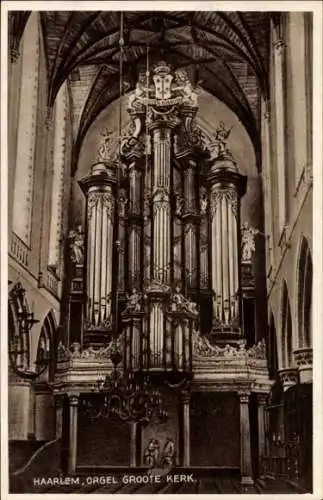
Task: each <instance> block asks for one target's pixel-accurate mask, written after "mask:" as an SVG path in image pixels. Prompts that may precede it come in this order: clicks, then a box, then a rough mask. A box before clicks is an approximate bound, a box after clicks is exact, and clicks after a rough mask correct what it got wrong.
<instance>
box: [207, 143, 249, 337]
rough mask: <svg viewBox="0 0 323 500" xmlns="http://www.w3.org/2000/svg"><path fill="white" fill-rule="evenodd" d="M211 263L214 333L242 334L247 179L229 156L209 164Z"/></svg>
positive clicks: (217, 158) (219, 157) (226, 155)
mask: <svg viewBox="0 0 323 500" xmlns="http://www.w3.org/2000/svg"><path fill="white" fill-rule="evenodd" d="M208 180H209V182H210V184H211V188H210V190H211V193H210V218H211V257H212V258H211V262H212V269H211V275H212V291H213V329H212V331H213V333H214V334H215V336H216V335H217V333H218V336H220V333H221V332H222V333H223V331H225V332H227V334H228V335H230V332H236V333H240V332H241V318H240V307H241V306H240V300H241V297H240V198H241V197H242V196H243V195H244V193H245V191H246V182H247V178H246V176H243V175H241V174H240V173H239V171H238V169H237V166H236V163H235V162H234V160H233V159H232V157H231V156H230V154H229V152H227V153H226V154H225V155H222V156H218V157H216V158H215V159H213V160H212V163H211V167H210V173H209V176H208Z"/></svg>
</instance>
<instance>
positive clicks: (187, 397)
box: [181, 390, 191, 404]
mask: <svg viewBox="0 0 323 500" xmlns="http://www.w3.org/2000/svg"><path fill="white" fill-rule="evenodd" d="M181 399H182V402H183V403H184V404H188V403H189V402H190V400H191V392H190V391H189V390H183V391H182V393H181Z"/></svg>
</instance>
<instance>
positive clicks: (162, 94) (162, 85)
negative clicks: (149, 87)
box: [153, 62, 173, 99]
mask: <svg viewBox="0 0 323 500" xmlns="http://www.w3.org/2000/svg"><path fill="white" fill-rule="evenodd" d="M153 80H154V84H155V92H156V94H155V97H156V99H170V98H171V85H172V80H173V75H172V74H171V68H170V67H169V66H168V65H167V64H166V63H164V62H161V63H159V64H158V66H156V67H155V69H154V76H153Z"/></svg>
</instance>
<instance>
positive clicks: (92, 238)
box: [80, 62, 246, 373]
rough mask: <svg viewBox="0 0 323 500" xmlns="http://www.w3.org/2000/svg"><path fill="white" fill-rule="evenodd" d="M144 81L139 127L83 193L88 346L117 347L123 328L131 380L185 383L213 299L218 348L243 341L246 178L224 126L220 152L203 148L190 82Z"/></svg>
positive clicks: (170, 76)
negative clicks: (181, 379) (101, 340)
mask: <svg viewBox="0 0 323 500" xmlns="http://www.w3.org/2000/svg"><path fill="white" fill-rule="evenodd" d="M145 81H147V79H145V78H139V81H138V84H137V87H136V90H135V91H134V92H133V93H132V94H131V96H130V98H129V109H128V111H129V115H130V117H131V120H132V127H131V128H130V133H128V134H127V135H126V136H124V137H123V138H122V139H121V146H120V152H119V156H118V158H117V160H113V161H111V160H110V159H107V160H106V161H104V160H102V161H101V162H100V163H98V164H96V165H94V166H93V167H92V171H91V173H90V174H89V175H88V176H87V177H86V178H84V179H82V180H81V181H80V185H81V187H82V189H83V192H84V193H85V196H86V200H87V230H86V261H85V262H86V269H85V270H84V272H85V275H86V280H85V283H86V290H85V295H86V307H85V309H84V314H85V321H84V325H85V327H84V328H85V332H84V337H86V336H89V335H90V334H91V332H96V333H98V332H103V334H106V335H108V336H109V335H110V336H111V335H112V332H113V325H114V324H115V323H118V322H119V323H120V324H119V328H118V332H115V333H117V334H118V333H120V331H121V330H122V332H123V333H122V335H123V341H124V342H123V344H124V365H125V369H126V370H129V371H133V370H135V371H136V370H140V371H149V372H152V373H153V372H156V373H157V372H159V373H160V372H164V371H171V372H174V371H176V372H184V373H187V372H190V371H191V369H192V366H191V364H192V332H193V330H194V329H195V328H198V327H199V312H201V311H199V307H200V305H201V304H202V302H203V299H202V297H203V296H205V294H206V295H208V296H209V297H212V301H211V300H210V307H212V318H213V319H212V324H210V325H209V332H210V333H211V336H212V338H213V341H214V342H217V341H219V342H222V341H223V340H224V339H225V341H226V342H235V341H236V340H239V339H241V336H242V335H243V333H242V331H241V315H240V271H239V268H240V230H239V228H240V220H239V219H240V216H239V212H240V199H241V197H242V196H243V194H244V192H245V189H246V178H245V177H244V176H242V175H241V174H240V173H239V170H238V168H237V166H236V164H235V161H234V159H233V158H232V156H231V154H230V152H229V151H228V150H227V149H226V146H225V139H226V138H227V136H228V135H229V132H228V131H227V130H225V128H224V127H223V125H222V126H221V127H220V128H218V129H217V132H216V136H215V139H214V141H213V143H209V144H207V143H206V142H205V140H204V139H203V136H202V133H201V131H200V130H199V128H198V127H197V125H196V123H195V116H196V113H197V112H198V105H197V93H196V91H195V89H194V88H193V86H192V84H191V82H190V80H189V78H188V77H187V75H186V74H185V72H184V71H182V70H177V71H175V72H173V71H172V69H171V68H170V67H169V66H168V65H167V64H166V63H163V62H162V63H159V64H157V66H156V67H155V68H154V70H153V74H152V78H151V80H150V79H148V81H147V83H146V87H145V84H144V83H143V82H145ZM110 153H111V152H109V151H107V155H108V156H109V154H110ZM121 167H122V168H121ZM116 243H117V247H118V248H117V251H116V249H115V245H116ZM211 302H212V303H211ZM203 307H204V306H203ZM118 311H119V312H120V314H119V313H118ZM114 314H115V315H117V317H116V318H113V315H114ZM92 338H93V339H94V336H93V337H92ZM96 338H97V336H96Z"/></svg>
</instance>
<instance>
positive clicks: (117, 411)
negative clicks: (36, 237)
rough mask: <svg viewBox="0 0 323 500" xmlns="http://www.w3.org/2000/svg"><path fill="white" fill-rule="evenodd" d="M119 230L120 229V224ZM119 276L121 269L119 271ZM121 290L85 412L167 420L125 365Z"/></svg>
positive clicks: (153, 393) (145, 380)
mask: <svg viewBox="0 0 323 500" xmlns="http://www.w3.org/2000/svg"><path fill="white" fill-rule="evenodd" d="M123 28H124V26H123V13H122V12H121V14H120V39H119V47H120V59H119V73H120V81H119V126H118V132H119V157H118V159H117V161H116V169H117V192H119V189H120V180H121V178H120V175H121V168H120V167H121V165H120V159H121V146H122V142H121V141H122V97H123V92H124V82H123V56H124V37H123ZM148 72H149V68H148V46H147V73H146V75H147V78H148V74H149V73H148ZM116 226H117V232H118V224H117V225H116ZM119 250H120V241H119V239H118V234H117V235H116V240H115V253H116V257H117V258H116V262H117V263H118V264H117V266H119ZM116 275H118V271H116ZM118 308H119V292H118V285H117V286H116V292H115V315H114V316H115V320H114V337H113V347H112V351H111V361H112V364H113V369H112V371H111V373H109V374H108V375H107V376H106V377H105V378H101V377H99V379H98V381H97V387H98V392H99V396H98V397H94V398H93V399H92V400H91V399H86V400H84V401H83V404H82V408H83V411H84V412H85V413H86V414H87V415H88V417H89V418H90V419H92V420H96V419H98V418H108V417H110V416H111V415H116V416H118V417H119V418H120V419H121V420H123V421H125V422H129V423H130V422H137V423H141V424H144V425H145V424H148V423H149V422H152V421H154V422H163V421H165V419H166V418H167V411H166V410H165V408H164V402H163V399H162V397H161V394H160V391H159V390H158V389H157V388H156V387H154V386H152V384H151V382H150V378H149V376H148V375H147V374H144V375H143V376H139V377H138V374H137V373H135V372H134V371H132V370H128V369H127V368H126V367H125V366H124V364H123V366H122V361H123V355H122V345H121V344H122V340H123V341H124V338H123V337H122V334H121V336H120V335H119V310H118Z"/></svg>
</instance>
